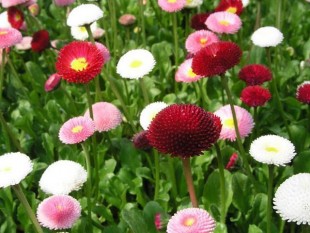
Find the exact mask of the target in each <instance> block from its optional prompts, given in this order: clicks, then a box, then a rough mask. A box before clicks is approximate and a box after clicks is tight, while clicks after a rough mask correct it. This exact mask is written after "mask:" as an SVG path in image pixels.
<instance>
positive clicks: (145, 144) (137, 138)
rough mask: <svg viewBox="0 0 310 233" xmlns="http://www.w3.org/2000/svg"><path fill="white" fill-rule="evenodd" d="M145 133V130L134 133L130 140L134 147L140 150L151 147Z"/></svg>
mask: <svg viewBox="0 0 310 233" xmlns="http://www.w3.org/2000/svg"><path fill="white" fill-rule="evenodd" d="M146 135H147V130H142V131H141V132H139V133H136V134H135V135H134V136H133V137H132V142H133V145H134V146H135V148H137V149H140V150H148V149H151V148H152V146H151V145H150V142H149V140H148V139H147V137H146Z"/></svg>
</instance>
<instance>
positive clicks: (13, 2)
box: [2, 0, 28, 8]
mask: <svg viewBox="0 0 310 233" xmlns="http://www.w3.org/2000/svg"><path fill="white" fill-rule="evenodd" d="M27 1H28V0H2V7H3V8H8V7H11V6H17V5H19V4H22V3H24V2H27Z"/></svg>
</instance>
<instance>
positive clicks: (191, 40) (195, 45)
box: [185, 30, 219, 54]
mask: <svg viewBox="0 0 310 233" xmlns="http://www.w3.org/2000/svg"><path fill="white" fill-rule="evenodd" d="M218 41H219V38H218V37H217V35H215V34H214V33H213V32H210V31H207V30H199V31H196V32H193V33H191V34H190V35H189V36H188V37H187V39H186V41H185V48H186V50H187V52H189V53H193V54H195V53H197V52H198V51H199V50H200V49H202V48H204V47H206V46H207V45H210V44H212V43H215V42H218Z"/></svg>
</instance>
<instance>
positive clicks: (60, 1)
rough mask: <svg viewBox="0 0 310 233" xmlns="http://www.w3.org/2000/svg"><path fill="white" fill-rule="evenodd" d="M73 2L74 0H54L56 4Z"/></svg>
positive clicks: (64, 4) (63, 4)
mask: <svg viewBox="0 0 310 233" xmlns="http://www.w3.org/2000/svg"><path fill="white" fill-rule="evenodd" d="M74 2H75V0H54V3H55V5H56V6H68V5H71V4H72V3H74Z"/></svg>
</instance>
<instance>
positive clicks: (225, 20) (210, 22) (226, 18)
mask: <svg viewBox="0 0 310 233" xmlns="http://www.w3.org/2000/svg"><path fill="white" fill-rule="evenodd" d="M206 25H207V27H208V28H209V29H210V30H211V31H214V32H216V33H226V34H235V33H236V32H237V31H239V29H240V28H241V25H242V22H241V19H240V18H239V16H238V15H236V14H234V13H230V12H227V11H221V12H215V13H212V14H211V15H210V16H209V17H208V18H207V20H206Z"/></svg>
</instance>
